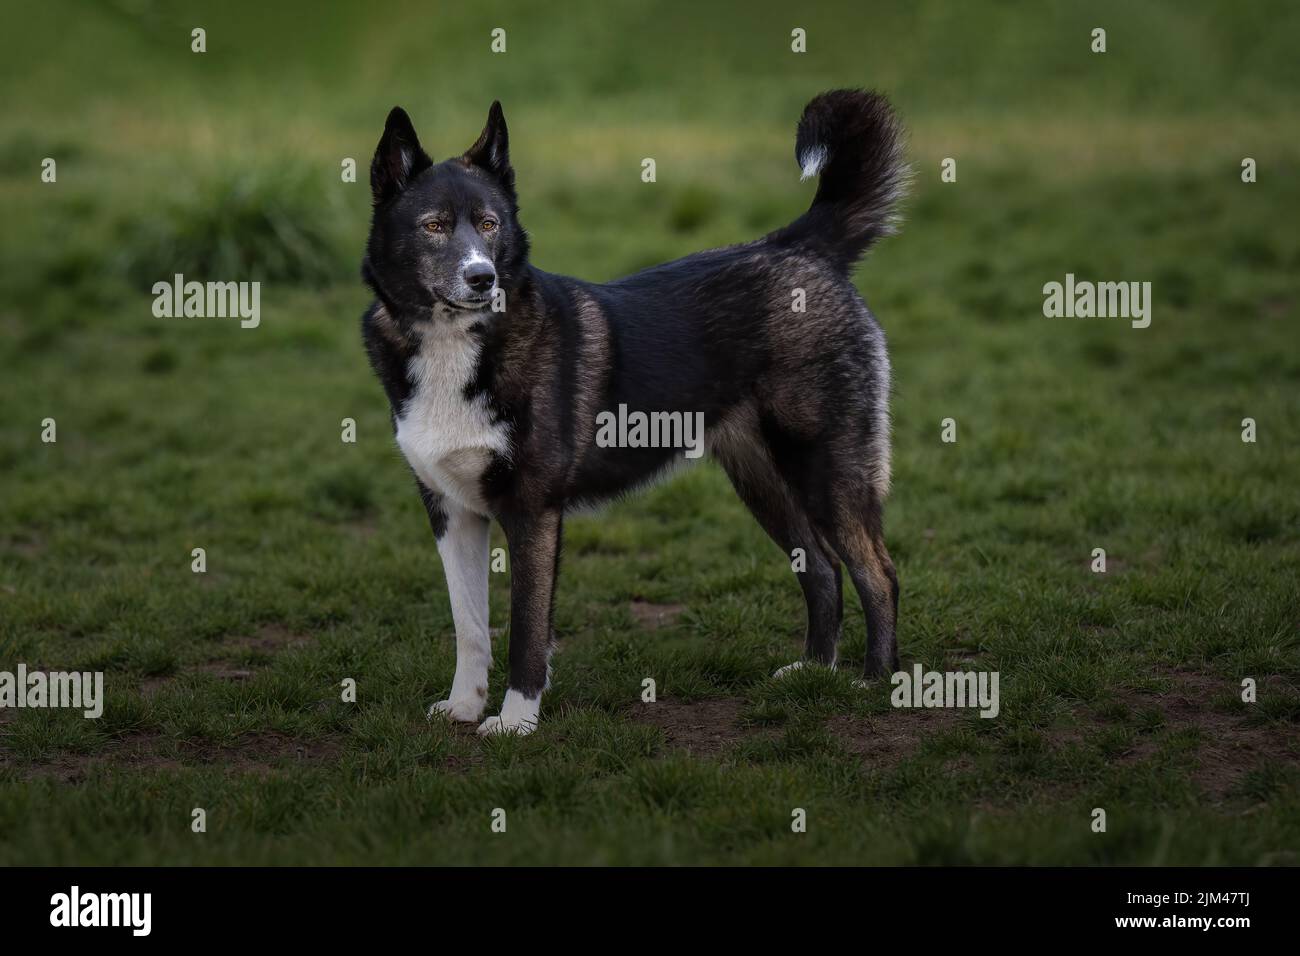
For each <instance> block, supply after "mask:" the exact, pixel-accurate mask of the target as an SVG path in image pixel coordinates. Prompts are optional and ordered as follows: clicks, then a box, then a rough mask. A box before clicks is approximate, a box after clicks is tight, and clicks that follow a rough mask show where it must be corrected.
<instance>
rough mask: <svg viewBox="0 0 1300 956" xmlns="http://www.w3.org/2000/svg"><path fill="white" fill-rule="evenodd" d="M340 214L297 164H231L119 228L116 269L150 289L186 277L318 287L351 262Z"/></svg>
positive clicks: (332, 195) (331, 195) (334, 199)
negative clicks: (345, 251)
mask: <svg viewBox="0 0 1300 956" xmlns="http://www.w3.org/2000/svg"><path fill="white" fill-rule="evenodd" d="M341 226H343V209H342V206H341V204H340V201H339V199H338V194H337V192H330V191H328V190H326V189H325V188H324V186H323V185H322V183H321V181H320V176H319V173H313V171H311V170H309V169H306V168H303V167H300V166H295V165H286V166H279V167H272V168H257V167H254V168H241V167H236V168H234V169H231V170H229V171H223V172H220V173H217V174H215V175H212V176H211V177H208V178H204V179H200V180H198V181H196V182H194V183H192V184H191V185H188V186H187V187H186V188H184V189H182V190H181V191H180V192H178V193H176V194H173V195H168V196H164V197H163V198H162V199H160V200H159V201H158V202H157V203H156V204H150V207H149V208H147V209H143V210H140V211H139V212H138V214H137V215H135V216H133V217H132V218H130V219H128V220H127V221H126V222H124V223H122V224H121V225H120V227H119V242H120V246H121V249H120V251H119V252H118V254H117V255H116V256H115V257H114V262H113V263H112V265H113V267H114V269H115V270H116V271H117V272H118V273H119V274H120V275H122V276H123V277H125V278H126V279H127V280H128V281H129V282H131V283H133V284H135V285H137V286H140V285H148V286H152V284H153V283H154V282H157V281H160V280H161V281H170V280H171V278H172V276H173V275H175V274H176V273H180V274H182V275H184V276H185V277H186V279H187V280H190V279H197V280H199V281H253V280H256V281H262V282H273V283H278V284H285V285H298V286H307V287H312V288H319V287H323V286H326V285H330V284H332V283H334V282H336V281H337V280H338V276H339V274H340V272H344V271H346V270H347V269H348V268H350V266H351V263H349V262H348V261H347V257H346V256H345V255H344V254H343V253H342V252H341V251H340V245H339V241H338V239H339V235H340V228H341Z"/></svg>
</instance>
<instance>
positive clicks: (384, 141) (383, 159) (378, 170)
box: [370, 106, 433, 206]
mask: <svg viewBox="0 0 1300 956" xmlns="http://www.w3.org/2000/svg"><path fill="white" fill-rule="evenodd" d="M432 165H433V160H431V159H430V158H429V157H428V155H427V154H426V153H425V152H424V150H423V149H421V148H420V138H419V137H418V136H416V135H415V127H414V126H412V125H411V117H409V116H407V115H406V110H404V109H402V108H401V107H400V106H394V107H393V110H392V112H390V113H389V114H388V120H387V121H386V122H385V123H384V135H383V136H381V137H380V138H379V146H378V148H376V149H375V158H374V159H373V160H372V161H371V163H370V194H371V196H372V198H373V199H374V202H375V205H376V206H378V205H379V204H380V203H382V202H385V201H386V200H388V199H391V198H392V197H393V196H396V195H397V194H398V193H400V192H401V191H402V190H403V189H405V188H406V184H407V183H409V182H410V181H411V180H412V179H414V178H415V177H416V176H417V175H418V174H419V173H421V172H423V171H424V170H426V169H428V168H429V167H430V166H432Z"/></svg>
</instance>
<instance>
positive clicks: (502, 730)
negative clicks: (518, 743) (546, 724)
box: [478, 717, 537, 737]
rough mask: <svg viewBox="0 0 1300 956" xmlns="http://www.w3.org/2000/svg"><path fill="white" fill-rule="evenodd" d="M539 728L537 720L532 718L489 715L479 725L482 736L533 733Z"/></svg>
mask: <svg viewBox="0 0 1300 956" xmlns="http://www.w3.org/2000/svg"><path fill="white" fill-rule="evenodd" d="M536 729H537V722H536V721H530V720H514V721H511V720H507V719H506V718H504V717H489V718H488V719H487V720H485V721H483V723H481V724H479V725H478V733H479V736H480V737H492V736H495V735H496V734H517V735H519V736H520V737H522V736H524V734H531V733H532V732H533V731H534V730H536Z"/></svg>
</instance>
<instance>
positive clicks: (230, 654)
mask: <svg viewBox="0 0 1300 956" xmlns="http://www.w3.org/2000/svg"><path fill="white" fill-rule="evenodd" d="M312 640H313V638H312V637H311V635H309V634H303V633H302V632H300V631H294V630H291V629H290V628H287V627H285V626H284V625H282V624H263V625H262V626H261V627H259V628H258V629H257V630H256V631H254V632H253V633H252V634H232V635H227V636H226V637H223V638H222V639H221V642H220V645H219V646H220V648H221V650H222V651H223V652H224V654H222V655H221V656H218V657H212V658H210V659H209V660H206V661H204V662H202V663H200V664H191V665H188V666H186V667H182V668H181V670H180V672H179V673H192V674H208V675H210V676H212V677H215V678H217V679H218V680H228V681H245V680H249V679H250V678H252V677H253V675H254V674H255V673H256V672H257V666H256V665H255V664H250V663H249V662H248V660H247V659H248V658H249V656H250V655H264V654H265V655H274V654H278V653H281V652H283V651H288V650H293V649H294V648H299V647H307V646H308V645H310V644H311V643H312ZM179 673H178V674H165V675H158V676H154V677H146V678H145V679H144V680H142V681H141V682H140V691H141V693H143V694H144V695H145V696H146V697H148V696H152V695H153V694H156V693H157V692H158V691H159V690H161V689H162V688H164V687H166V686H167V685H168V684H170V683H171V682H172V681H173V680H175V679H176V678H177V677H178V676H179Z"/></svg>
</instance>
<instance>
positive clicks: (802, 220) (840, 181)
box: [771, 90, 910, 273]
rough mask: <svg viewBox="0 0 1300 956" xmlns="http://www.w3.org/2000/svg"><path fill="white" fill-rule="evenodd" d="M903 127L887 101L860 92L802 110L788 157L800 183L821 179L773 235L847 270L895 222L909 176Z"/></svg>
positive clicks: (825, 98)
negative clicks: (806, 203)
mask: <svg viewBox="0 0 1300 956" xmlns="http://www.w3.org/2000/svg"><path fill="white" fill-rule="evenodd" d="M902 140H903V130H902V127H901V126H900V124H899V122H898V119H897V117H895V115H894V111H893V109H892V108H890V105H889V101H888V100H886V99H885V97H884V96H883V95H882V94H880V93H874V92H868V91H866V90H832V91H830V92H829V93H823V94H821V95H820V96H818V97H816V98H815V99H813V101H812V102H811V103H809V104H808V105H807V106H805V107H804V111H803V116H802V117H801V118H800V120H799V130H798V133H797V134H796V136H795V143H794V156H795V160H796V162H798V163H799V168H800V169H801V170H802V171H803V178H804V179H808V178H810V177H812V176H820V180H819V182H818V185H817V195H816V196H815V197H814V198H813V203H812V206H811V207H810V208H809V209H808V211H807V212H806V213H804V214H803V215H802V216H800V217H799V218H798V219H796V220H795V221H794V222H792V223H791V224H790V225H789V226H786V227H785V228H784V229H782V230H780V231H778V232H776V233H774V234H773V235H772V237H771V238H772V240H773V241H774V242H781V243H788V244H790V245H796V246H801V247H803V248H806V249H810V250H811V251H813V252H815V253H818V254H820V255H822V256H823V257H825V258H827V259H829V260H830V261H831V262H833V263H834V264H835V265H836V266H837V267H838V268H840V269H841V270H843V271H844V272H846V273H847V272H848V271H849V270H850V269H852V268H853V265H854V263H856V262H857V261H858V259H860V258H861V257H862V255H863V254H864V253H865V252H866V251H867V249H868V248H869V247H870V246H871V244H872V243H874V242H875V241H876V240H877V239H879V238H880V237H881V236H887V235H890V234H892V233H893V232H894V231H895V229H896V226H897V223H898V214H897V212H896V207H897V204H898V202H899V200H900V199H902V197H903V194H904V192H906V189H907V184H908V181H909V179H910V170H909V169H908V166H907V163H906V162H905V160H904V158H903V142H902Z"/></svg>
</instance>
